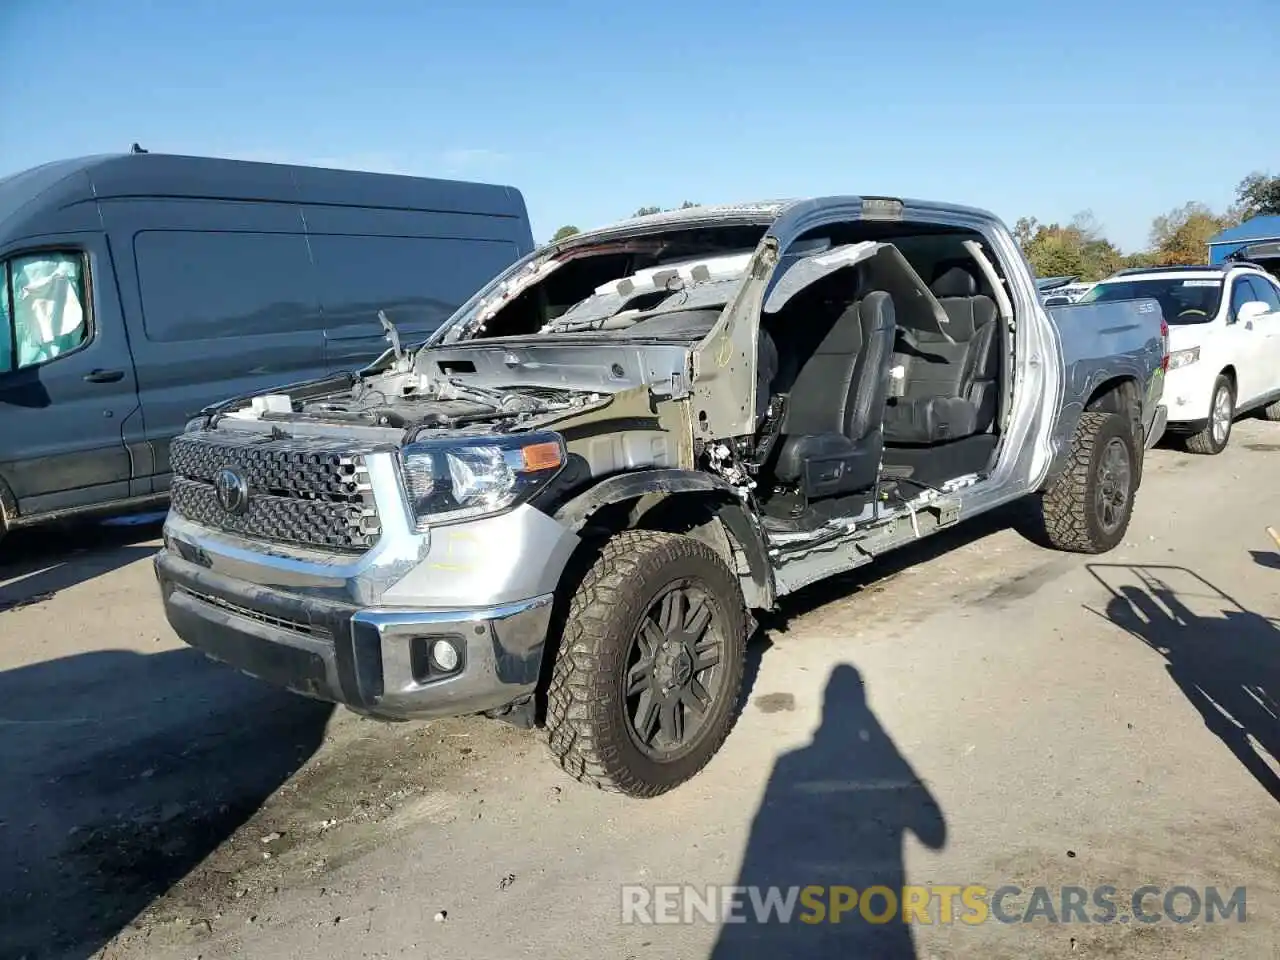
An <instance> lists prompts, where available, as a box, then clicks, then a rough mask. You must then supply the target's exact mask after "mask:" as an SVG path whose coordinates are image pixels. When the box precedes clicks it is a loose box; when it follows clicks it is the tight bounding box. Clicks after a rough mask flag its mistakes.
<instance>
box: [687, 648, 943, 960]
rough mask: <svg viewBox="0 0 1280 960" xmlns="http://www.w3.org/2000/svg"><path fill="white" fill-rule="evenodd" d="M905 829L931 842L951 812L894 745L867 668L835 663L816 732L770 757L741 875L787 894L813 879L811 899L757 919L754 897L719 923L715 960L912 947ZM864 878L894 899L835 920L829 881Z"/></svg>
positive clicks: (886, 957) (900, 958) (899, 955)
mask: <svg viewBox="0 0 1280 960" xmlns="http://www.w3.org/2000/svg"><path fill="white" fill-rule="evenodd" d="M907 831H911V832H912V833H914V834H915V835H916V836H917V837H918V838H919V839H920V840H921V842H923V843H924V844H925V845H926V846H928V847H929V848H930V849H934V850H937V849H941V848H942V847H943V846H944V845H945V843H946V834H947V828H946V820H945V818H944V816H943V813H942V810H941V808H940V807H939V806H938V803H937V801H936V800H935V799H934V798H933V796H932V795H931V794H930V793H929V791H928V789H927V788H926V787H925V785H924V784H923V783H921V781H920V779H919V777H918V776H917V775H916V773H915V771H914V770H913V769H912V768H911V765H910V764H909V763H908V762H907V761H906V759H905V758H904V757H903V756H902V755H901V754H900V753H899V752H898V749H897V747H896V746H894V743H893V741H892V739H890V737H889V735H888V733H886V732H885V730H884V728H883V727H882V726H881V725H880V723H879V721H878V720H877V719H876V716H875V714H874V713H872V711H871V709H870V707H869V706H868V704H867V699H866V690H865V687H864V685H863V681H862V676H861V675H860V674H859V672H858V671H857V670H856V669H855V668H854V667H852V666H849V665H848V664H841V665H840V666H838V667H836V668H835V670H834V671H833V672H832V674H831V678H830V680H829V681H828V682H827V689H826V695H825V700H824V704H823V718H822V724H821V726H820V727H819V728H818V731H817V733H816V734H815V735H814V738H813V740H812V742H811V743H810V744H809V745H808V746H805V747H803V748H801V749H799V750H796V751H793V752H792V753H789V754H786V755H785V756H783V757H781V758H780V759H779V760H778V762H777V764H776V765H775V767H774V770H773V774H772V776H771V777H770V779H769V784H768V786H767V787H766V789H765V796H764V799H763V801H762V802H761V805H760V809H759V810H758V811H757V813H756V817H755V821H754V823H753V824H752V828H751V836H750V839H749V840H748V843H747V850H746V855H745V856H744V858H743V862H742V870H741V873H740V876H739V879H738V880H737V881H736V882H737V884H738V885H740V886H744V887H754V888H756V891H755V897H756V898H758V899H760V900H762V901H763V900H765V899H766V898H768V897H769V896H770V894H771V891H770V888H776V891H775V892H774V893H773V895H774V896H781V897H783V898H786V897H787V896H788V893H789V891H790V890H791V889H793V888H795V889H800V890H803V888H805V887H811V886H820V887H823V888H825V889H823V890H822V891H821V893H820V895H819V896H818V897H816V898H814V901H813V902H816V903H821V904H822V905H823V907H824V910H823V911H822V913H823V914H825V915H822V916H821V917H820V920H819V922H812V921H813V920H815V919H816V918H819V911H817V910H814V909H812V908H811V906H812V905H811V904H810V905H809V906H806V903H805V900H804V899H799V900H797V902H796V906H795V911H794V913H793V915H792V917H791V919H790V922H787V923H779V922H777V920H776V918H771V919H770V920H769V922H760V920H761V919H763V918H760V917H758V916H757V914H756V910H755V908H754V906H753V902H752V897H751V896H749V895H748V896H745V897H744V898H743V902H744V904H745V909H742V910H740V911H738V915H739V916H741V917H744V918H745V922H732V921H730V922H726V923H725V924H724V925H723V926H722V927H721V931H720V937H719V940H718V941H717V943H716V945H715V947H714V948H713V950H712V955H711V956H712V960H738V958H751V957H762V958H770V960H774V958H779V960H780V958H786V957H804V958H814V960H823V958H837V957H839V958H842V960H843V958H855V957H856V958H862V957H868V958H872V957H874V958H877V960H909V958H914V957H915V956H916V952H915V945H914V942H913V938H912V935H911V930H910V928H909V927H908V926H906V925H905V924H904V923H903V922H902V908H901V902H900V900H899V899H898V898H900V897H901V895H902V890H903V887H904V885H905V884H906V868H905V865H904V863H903V842H904V840H905V836H906V833H907ZM833 887H846V888H853V889H854V890H856V891H857V892H858V895H859V897H860V896H861V895H862V893H863V891H865V890H867V889H868V888H869V887H885V888H888V890H890V891H892V892H893V897H894V901H893V903H894V904H896V910H894V911H893V915H892V916H888V917H886V916H885V915H886V914H887V913H888V910H887V907H886V900H885V898H884V897H883V896H876V897H873V898H872V899H871V901H870V912H871V915H872V916H873V917H875V918H876V919H877V920H879V921H881V922H874V923H873V922H868V921H867V920H866V919H864V917H863V916H862V914H861V912H860V910H859V909H858V907H857V906H855V907H854V908H853V909H849V910H848V911H847V912H845V913H843V915H842V916H841V917H840V920H839V922H838V923H835V922H832V921H831V916H830V912H829V907H830V905H831V903H832V899H831V888H833Z"/></svg>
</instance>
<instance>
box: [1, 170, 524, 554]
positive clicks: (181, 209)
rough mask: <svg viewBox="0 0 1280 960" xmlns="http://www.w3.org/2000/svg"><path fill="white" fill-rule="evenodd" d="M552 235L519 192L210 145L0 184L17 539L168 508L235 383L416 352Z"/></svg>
mask: <svg viewBox="0 0 1280 960" xmlns="http://www.w3.org/2000/svg"><path fill="white" fill-rule="evenodd" d="M532 249H533V236H532V233H531V230H530V227H529V218H528V213H527V212H526V209H525V204H524V198H523V197H522V196H521V195H520V193H519V192H518V191H517V190H515V189H513V188H511V187H505V186H495V185H489V184H480V183H464V182H456V181H447V180H432V179H421V178H417V177H404V176H392V175H384V174H373V173H361V172H353V171H344V170H328V169H319V168H314V167H299V166H286V165H281V164H268V163H249V162H243V161H234V160H220V159H212V158H204V157H182V156H170V155H163V154H152V153H133V154H121V155H107V156H95V157H86V158H80V159H73V160H63V161H58V162H54V163H49V164H45V165H43V166H39V167H34V168H32V169H30V170H26V171H23V172H21V173H16V174H13V175H11V176H9V177H6V178H4V179H2V180H0V286H2V287H3V290H2V292H0V535H2V534H3V532H4V531H5V530H6V529H12V528H14V527H19V526H29V525H31V524H34V523H38V522H40V521H42V520H48V519H54V518H59V517H64V516H68V515H76V514H81V513H88V512H107V511H125V510H128V509H131V508H134V507H137V508H142V507H146V506H149V505H151V504H159V503H162V502H163V501H164V499H165V497H166V495H167V491H168V489H169V474H170V468H169V441H170V440H171V438H173V437H174V436H176V435H177V434H179V433H180V432H181V431H182V429H183V427H184V426H185V425H186V423H187V421H188V420H189V419H190V418H191V417H192V416H194V415H195V414H196V413H197V412H199V411H200V410H201V408H203V407H205V406H207V405H209V404H212V403H215V402H217V401H219V400H222V399H225V398H227V397H231V396H236V395H239V394H242V393H252V392H255V391H259V390H264V389H267V388H269V387H278V386H279V385H280V384H282V383H289V382H296V381H301V380H308V379H312V378H315V377H319V376H324V375H325V374H326V373H334V374H338V373H341V372H343V371H348V370H351V369H352V368H355V367H359V366H363V365H364V364H367V363H369V362H371V361H373V360H374V359H376V358H377V357H378V356H379V355H380V354H382V353H383V351H384V350H385V349H386V348H387V342H386V334H385V332H384V330H383V327H382V326H381V324H380V322H379V319H378V312H379V311H380V310H382V311H385V313H386V316H387V317H388V318H389V319H390V320H391V321H392V323H393V324H394V326H395V327H396V329H397V331H398V335H399V337H400V340H401V342H402V343H403V344H404V345H405V346H409V345H411V344H413V343H415V342H418V341H421V340H423V339H425V338H426V337H427V335H428V334H430V333H431V332H432V331H433V330H434V329H435V328H436V327H437V326H438V325H439V324H440V323H441V322H443V321H444V320H445V319H446V318H447V317H448V316H449V315H450V314H451V313H452V312H453V311H454V310H455V309H456V308H457V307H458V306H459V305H460V304H461V303H462V302H463V301H464V300H466V298H467V297H469V296H470V295H471V294H472V293H474V292H475V291H476V290H477V289H478V288H479V287H481V286H482V285H483V284H484V283H485V282H486V281H488V280H489V279H490V278H491V277H493V276H494V275H495V274H497V273H499V272H500V271H501V270H503V269H504V268H505V267H506V266H508V265H509V264H511V263H512V262H514V261H515V260H516V259H518V258H519V257H522V256H524V255H525V254H526V253H528V252H529V251H530V250H532Z"/></svg>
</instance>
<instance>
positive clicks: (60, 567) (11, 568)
mask: <svg viewBox="0 0 1280 960" xmlns="http://www.w3.org/2000/svg"><path fill="white" fill-rule="evenodd" d="M131 519H132V518H120V520H131ZM138 519H140V520H141V521H143V522H140V523H133V522H118V521H117V522H114V523H103V522H97V523H86V522H81V523H65V524H54V525H51V526H48V527H43V526H42V527H35V528H32V529H28V530H15V531H13V532H12V533H10V534H8V535H7V536H6V537H5V538H4V539H3V540H0V613H3V612H4V611H6V610H12V609H15V608H17V607H24V606H28V605H30V604H32V603H39V602H41V601H43V600H48V599H50V598H51V597H52V596H53V595H54V594H56V593H58V591H60V590H66V589H67V588H69V587H73V586H75V585H76V584H78V583H84V582H86V581H88V580H93V579H94V578H96V577H100V576H102V575H103V574H104V573H110V572H111V571H112V570H116V569H118V568H120V567H124V566H128V565H129V564H130V563H133V562H134V561H135V560H140V559H142V558H143V557H146V556H148V555H150V554H152V553H155V549H156V548H155V547H154V546H145V545H144V544H146V543H147V542H148V541H150V540H154V539H155V538H156V537H158V536H159V535H160V528H161V525H162V523H163V517H159V518H156V515H154V514H151V515H143V516H142V517H140V518H138Z"/></svg>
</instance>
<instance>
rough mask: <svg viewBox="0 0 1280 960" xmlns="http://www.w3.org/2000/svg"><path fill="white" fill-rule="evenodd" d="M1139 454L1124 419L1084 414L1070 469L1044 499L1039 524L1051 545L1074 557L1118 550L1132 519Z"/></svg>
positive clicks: (1069, 463)
mask: <svg viewBox="0 0 1280 960" xmlns="http://www.w3.org/2000/svg"><path fill="white" fill-rule="evenodd" d="M1141 456H1142V451H1141V450H1140V449H1139V448H1138V446H1137V444H1136V443H1135V442H1134V437H1133V429H1132V426H1131V424H1130V423H1129V421H1128V420H1126V419H1125V418H1124V417H1123V416H1121V415H1120V414H1116V413H1082V414H1081V415H1080V422H1079V423H1078V424H1077V425H1076V432H1075V436H1074V437H1072V439H1071V456H1070V459H1069V461H1068V463H1067V468H1066V469H1065V470H1064V471H1063V472H1062V473H1061V474H1060V475H1059V476H1058V477H1057V478H1056V479H1055V480H1054V481H1053V483H1051V484H1050V485H1049V487H1048V488H1047V489H1046V490H1045V491H1044V492H1043V494H1041V497H1040V525H1041V528H1042V530H1043V532H1044V538H1045V540H1046V541H1048V544H1049V545H1050V546H1052V547H1054V548H1056V549H1058V550H1066V551H1070V552H1072V553H1106V552H1107V551H1108V550H1111V549H1113V548H1114V547H1116V546H1117V545H1118V544H1119V543H1120V541H1121V540H1123V539H1124V535H1125V532H1126V531H1127V530H1128V529H1129V519H1130V517H1132V516H1133V498H1134V494H1135V493H1136V492H1137V483H1136V481H1137V477H1138V473H1139V469H1140V464H1139V458H1140V457H1141Z"/></svg>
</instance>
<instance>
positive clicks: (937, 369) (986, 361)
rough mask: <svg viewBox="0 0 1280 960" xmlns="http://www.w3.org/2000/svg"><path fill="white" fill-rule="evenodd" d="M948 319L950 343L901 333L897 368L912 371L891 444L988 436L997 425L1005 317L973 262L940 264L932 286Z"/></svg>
mask: <svg viewBox="0 0 1280 960" xmlns="http://www.w3.org/2000/svg"><path fill="white" fill-rule="evenodd" d="M929 289H930V290H931V291H932V292H933V295H934V296H935V297H937V299H938V303H939V304H940V305H941V306H942V309H943V311H944V312H945V313H946V315H947V321H948V323H947V333H948V334H949V335H950V337H951V339H950V341H948V340H947V339H946V338H945V337H941V336H939V335H937V334H935V333H930V332H928V331H921V330H899V331H898V337H897V341H896V343H895V345H894V356H893V362H894V364H901V365H903V366H904V367H905V368H906V380H905V383H904V393H903V395H902V396H901V397H892V398H890V399H889V401H888V404H887V406H886V409H885V420H884V435H885V440H886V441H887V442H889V443H899V444H934V443H945V442H946V441H948V440H959V439H961V438H963V437H968V436H972V435H974V434H978V433H986V432H987V431H988V430H990V429H991V427H992V425H993V424H994V423H995V417H996V400H997V389H996V378H997V370H998V364H999V352H998V351H999V342H998V338H997V336H996V333H997V331H998V328H999V324H998V323H996V319H997V317H998V316H999V311H998V310H997V309H996V304H995V301H994V300H992V299H991V298H990V297H987V296H983V295H981V294H979V293H978V279H977V277H976V276H975V275H974V273H973V270H972V269H971V268H970V266H969V264H968V262H967V261H966V262H963V263H960V262H956V261H947V262H944V263H941V264H939V265H938V268H937V269H936V270H935V277H934V280H933V283H931V284H930V285H929Z"/></svg>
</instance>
